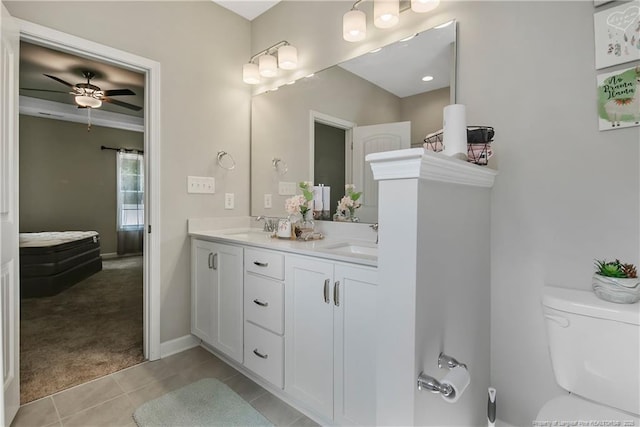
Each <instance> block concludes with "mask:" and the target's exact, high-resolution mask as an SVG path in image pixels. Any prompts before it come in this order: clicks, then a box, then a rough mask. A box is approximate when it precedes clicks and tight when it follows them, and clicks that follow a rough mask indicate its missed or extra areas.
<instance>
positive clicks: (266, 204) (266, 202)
mask: <svg viewBox="0 0 640 427" xmlns="http://www.w3.org/2000/svg"><path fill="white" fill-rule="evenodd" d="M272 207H273V200H272V198H271V194H265V195H264V208H265V209H271V208H272Z"/></svg>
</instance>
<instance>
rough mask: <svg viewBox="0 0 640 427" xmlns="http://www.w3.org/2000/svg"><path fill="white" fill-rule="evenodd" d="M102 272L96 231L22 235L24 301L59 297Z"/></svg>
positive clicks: (21, 263)
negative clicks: (63, 292) (52, 296)
mask: <svg viewBox="0 0 640 427" xmlns="http://www.w3.org/2000/svg"><path fill="white" fill-rule="evenodd" d="M100 270H102V257H101V256H100V235H99V234H98V233H97V232H96V231H51V232H41V233H20V297H21V298H34V297H44V296H51V295H56V294H58V293H60V292H62V291H63V290H65V289H67V288H69V287H71V286H73V285H75V284H76V283H78V282H80V281H81V280H83V279H86V278H87V277H89V276H91V275H92V274H95V273H97V272H98V271H100Z"/></svg>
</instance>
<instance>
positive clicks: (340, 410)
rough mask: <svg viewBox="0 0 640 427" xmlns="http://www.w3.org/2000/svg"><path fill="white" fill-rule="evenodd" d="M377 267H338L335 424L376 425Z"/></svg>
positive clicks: (335, 295) (335, 317) (336, 282)
mask: <svg viewBox="0 0 640 427" xmlns="http://www.w3.org/2000/svg"><path fill="white" fill-rule="evenodd" d="M377 283H378V271H377V269H375V268H366V267H357V266H347V265H344V264H336V267H335V283H334V286H335V287H337V289H335V290H334V292H333V295H334V306H335V311H334V327H335V329H334V345H335V359H334V360H335V366H334V373H333V375H334V396H335V403H334V404H335V406H334V419H333V420H334V422H335V423H336V424H337V425H343V426H355V425H362V426H375V425H377V424H376V343H377V331H376V316H377V310H376V304H377Z"/></svg>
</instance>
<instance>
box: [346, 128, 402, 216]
mask: <svg viewBox="0 0 640 427" xmlns="http://www.w3.org/2000/svg"><path fill="white" fill-rule="evenodd" d="M410 146H411V122H396V123H383V124H379V125H372V126H357V127H354V128H353V184H354V185H355V186H356V191H362V197H361V199H362V200H361V203H362V206H361V207H360V209H358V210H357V211H356V213H357V216H358V217H359V218H360V221H362V222H377V221H378V183H377V182H376V181H375V180H374V179H373V173H372V172H371V168H370V167H369V165H367V163H366V162H365V157H366V156H367V154H371V153H379V152H381V151H392V150H402V149H405V148H409V147H410Z"/></svg>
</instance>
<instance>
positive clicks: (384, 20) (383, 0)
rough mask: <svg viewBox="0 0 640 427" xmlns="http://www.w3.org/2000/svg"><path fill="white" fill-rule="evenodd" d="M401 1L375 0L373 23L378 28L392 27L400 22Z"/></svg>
mask: <svg viewBox="0 0 640 427" xmlns="http://www.w3.org/2000/svg"><path fill="white" fill-rule="evenodd" d="M399 16H400V3H399V2H398V0H375V1H374V3H373V23H374V24H375V26H376V27H378V28H391V27H393V26H394V25H396V24H397V23H398V20H399Z"/></svg>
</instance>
